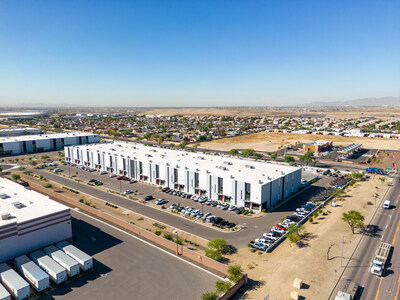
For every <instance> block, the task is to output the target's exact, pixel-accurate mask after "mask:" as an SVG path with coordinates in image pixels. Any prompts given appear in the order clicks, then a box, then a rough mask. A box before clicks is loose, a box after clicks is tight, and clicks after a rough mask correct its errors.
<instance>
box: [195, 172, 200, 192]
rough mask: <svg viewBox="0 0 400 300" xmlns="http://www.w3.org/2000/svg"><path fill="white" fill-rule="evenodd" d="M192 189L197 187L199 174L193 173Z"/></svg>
mask: <svg viewBox="0 0 400 300" xmlns="http://www.w3.org/2000/svg"><path fill="white" fill-rule="evenodd" d="M194 187H195V188H198V187H199V173H194Z"/></svg>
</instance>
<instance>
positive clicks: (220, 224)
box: [219, 220, 229, 226]
mask: <svg viewBox="0 0 400 300" xmlns="http://www.w3.org/2000/svg"><path fill="white" fill-rule="evenodd" d="M228 223H229V222H228V221H227V220H222V221H221V223H219V226H226V224H228Z"/></svg>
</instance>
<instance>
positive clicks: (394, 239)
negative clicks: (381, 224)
mask: <svg viewBox="0 0 400 300" xmlns="http://www.w3.org/2000/svg"><path fill="white" fill-rule="evenodd" d="M399 226H400V221H399V223H397V228H396V232H395V233H394V237H393V242H392V247H393V245H394V242H395V241H396V235H397V232H398V231H399Z"/></svg>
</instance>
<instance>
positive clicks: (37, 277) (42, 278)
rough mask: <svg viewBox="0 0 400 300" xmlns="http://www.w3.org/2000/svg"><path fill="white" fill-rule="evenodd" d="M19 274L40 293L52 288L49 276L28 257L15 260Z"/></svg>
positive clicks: (24, 256)
mask: <svg viewBox="0 0 400 300" xmlns="http://www.w3.org/2000/svg"><path fill="white" fill-rule="evenodd" d="M14 265H15V268H16V269H17V270H18V272H19V273H20V274H21V275H22V276H23V277H24V278H25V279H26V280H27V281H28V282H29V283H30V284H31V285H32V286H33V287H34V288H35V289H36V290H37V291H38V292H41V291H43V290H45V289H47V288H48V287H49V286H50V279H49V275H47V274H46V273H45V272H44V271H43V270H42V269H41V268H39V267H38V266H37V265H36V264H35V263H34V262H33V261H32V260H30V259H29V258H28V256H26V255H22V256H19V257H17V258H15V259H14Z"/></svg>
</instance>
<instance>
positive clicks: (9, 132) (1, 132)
mask: <svg viewBox="0 0 400 300" xmlns="http://www.w3.org/2000/svg"><path fill="white" fill-rule="evenodd" d="M41 133H42V130H41V129H40V128H34V127H18V128H5V129H0V136H1V137H3V136H19V135H28V134H41Z"/></svg>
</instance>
